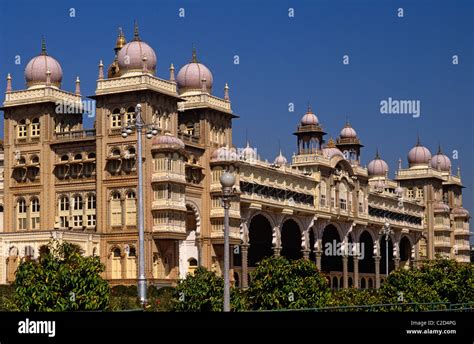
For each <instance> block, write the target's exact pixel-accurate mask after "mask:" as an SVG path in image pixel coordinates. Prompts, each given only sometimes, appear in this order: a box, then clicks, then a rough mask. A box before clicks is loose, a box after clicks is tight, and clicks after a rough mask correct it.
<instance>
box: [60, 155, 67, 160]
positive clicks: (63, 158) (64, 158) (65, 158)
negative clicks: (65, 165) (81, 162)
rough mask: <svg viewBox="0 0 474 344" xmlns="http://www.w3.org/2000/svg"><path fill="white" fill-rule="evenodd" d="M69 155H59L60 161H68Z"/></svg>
mask: <svg viewBox="0 0 474 344" xmlns="http://www.w3.org/2000/svg"><path fill="white" fill-rule="evenodd" d="M68 160H69V157H68V156H67V155H63V156H61V161H68Z"/></svg>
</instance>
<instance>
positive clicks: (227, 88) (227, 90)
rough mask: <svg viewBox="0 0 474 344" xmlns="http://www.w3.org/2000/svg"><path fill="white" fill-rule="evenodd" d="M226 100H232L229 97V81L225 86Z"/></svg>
mask: <svg viewBox="0 0 474 344" xmlns="http://www.w3.org/2000/svg"><path fill="white" fill-rule="evenodd" d="M224 100H227V101H229V100H230V98H229V85H227V83H225V86H224Z"/></svg>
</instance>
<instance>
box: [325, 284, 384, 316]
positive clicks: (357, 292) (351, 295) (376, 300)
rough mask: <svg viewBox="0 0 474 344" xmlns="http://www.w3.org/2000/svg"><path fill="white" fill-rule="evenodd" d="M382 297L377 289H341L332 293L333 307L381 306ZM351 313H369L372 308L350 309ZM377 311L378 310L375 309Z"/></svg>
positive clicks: (331, 304) (331, 303)
mask: <svg viewBox="0 0 474 344" xmlns="http://www.w3.org/2000/svg"><path fill="white" fill-rule="evenodd" d="M380 303H381V300H380V295H379V292H378V290H376V289H355V288H348V289H339V290H333V291H332V293H331V301H330V305H329V306H331V307H351V306H371V305H377V304H380ZM347 310H349V311H369V310H372V309H371V308H370V307H361V308H355V307H354V308H348V309H347ZM375 310H376V309H375Z"/></svg>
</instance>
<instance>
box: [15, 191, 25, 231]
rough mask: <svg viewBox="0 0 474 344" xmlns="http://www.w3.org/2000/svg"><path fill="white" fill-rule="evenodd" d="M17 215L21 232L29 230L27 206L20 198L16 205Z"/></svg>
mask: <svg viewBox="0 0 474 344" xmlns="http://www.w3.org/2000/svg"><path fill="white" fill-rule="evenodd" d="M16 213H17V228H18V229H19V230H25V229H27V216H26V215H27V206H26V201H25V199H23V198H20V199H19V200H18V201H17V205H16Z"/></svg>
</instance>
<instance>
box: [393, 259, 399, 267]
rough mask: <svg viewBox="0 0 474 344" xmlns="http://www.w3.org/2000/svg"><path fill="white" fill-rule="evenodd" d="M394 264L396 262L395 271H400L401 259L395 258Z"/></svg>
mask: <svg viewBox="0 0 474 344" xmlns="http://www.w3.org/2000/svg"><path fill="white" fill-rule="evenodd" d="M393 262H394V265H395V270H398V268H399V267H400V258H399V257H394V258H393Z"/></svg>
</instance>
